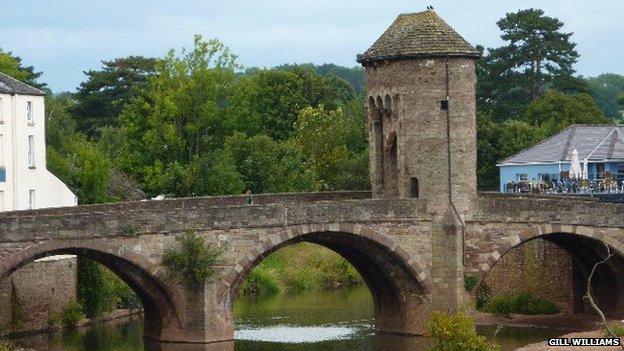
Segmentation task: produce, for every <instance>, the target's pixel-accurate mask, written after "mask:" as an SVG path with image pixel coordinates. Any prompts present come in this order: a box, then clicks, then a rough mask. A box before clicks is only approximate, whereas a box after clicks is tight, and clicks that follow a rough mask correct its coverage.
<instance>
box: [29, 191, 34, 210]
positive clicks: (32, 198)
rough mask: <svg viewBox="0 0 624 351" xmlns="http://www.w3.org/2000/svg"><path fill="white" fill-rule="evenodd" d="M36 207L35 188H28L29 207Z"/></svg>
mask: <svg viewBox="0 0 624 351" xmlns="http://www.w3.org/2000/svg"><path fill="white" fill-rule="evenodd" d="M33 208H35V189H30V190H28V209H29V210H32V209H33Z"/></svg>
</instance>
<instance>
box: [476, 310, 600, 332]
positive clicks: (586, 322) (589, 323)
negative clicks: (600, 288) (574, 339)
mask: <svg viewBox="0 0 624 351" xmlns="http://www.w3.org/2000/svg"><path fill="white" fill-rule="evenodd" d="M475 317H476V322H477V325H484V326H503V327H520V328H536V329H558V330H561V331H562V332H566V331H568V332H569V331H574V332H579V331H590V330H593V329H595V328H596V323H598V322H600V318H598V316H593V315H586V314H565V313H559V314H548V315H520V314H512V315H510V316H509V317H504V316H496V315H494V314H491V313H483V312H478V313H477V314H476V316H475Z"/></svg>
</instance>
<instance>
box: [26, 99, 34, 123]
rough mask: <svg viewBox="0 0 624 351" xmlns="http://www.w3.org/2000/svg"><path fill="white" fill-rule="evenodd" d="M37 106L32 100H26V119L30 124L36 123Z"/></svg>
mask: <svg viewBox="0 0 624 351" xmlns="http://www.w3.org/2000/svg"><path fill="white" fill-rule="evenodd" d="M34 110H35V107H34V104H33V102H32V101H27V102H26V121H28V124H35V111H34Z"/></svg>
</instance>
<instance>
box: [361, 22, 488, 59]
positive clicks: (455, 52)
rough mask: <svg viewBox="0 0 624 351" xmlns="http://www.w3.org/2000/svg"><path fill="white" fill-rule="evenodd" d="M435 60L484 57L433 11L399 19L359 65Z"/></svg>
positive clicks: (362, 55)
mask: <svg viewBox="0 0 624 351" xmlns="http://www.w3.org/2000/svg"><path fill="white" fill-rule="evenodd" d="M432 56H433V57H435V56H463V57H474V58H477V57H479V56H481V54H480V53H479V51H477V49H475V48H474V47H473V46H472V45H470V44H469V43H468V42H467V41H466V40H465V39H464V38H462V36H461V35H459V34H458V33H457V32H456V31H455V30H454V29H453V28H452V27H451V26H449V25H448V24H447V23H446V22H445V21H444V20H443V19H442V18H440V16H438V14H437V13H435V12H434V11H433V10H427V11H424V12H416V13H406V14H402V15H399V17H397V19H396V20H395V21H394V23H392V25H391V26H390V27H389V28H388V29H387V30H386V32H385V33H384V34H382V35H381V37H379V39H377V41H376V42H375V43H374V44H373V46H371V47H370V48H369V49H368V50H366V52H365V53H363V54H361V55H358V56H357V61H358V62H359V63H365V62H371V61H379V60H397V59H404V58H418V57H432Z"/></svg>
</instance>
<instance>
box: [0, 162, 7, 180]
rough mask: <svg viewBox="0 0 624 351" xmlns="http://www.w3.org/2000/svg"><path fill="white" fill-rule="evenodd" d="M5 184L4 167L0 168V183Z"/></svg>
mask: <svg viewBox="0 0 624 351" xmlns="http://www.w3.org/2000/svg"><path fill="white" fill-rule="evenodd" d="M4 182H6V168H5V167H4V166H0V183H4Z"/></svg>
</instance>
